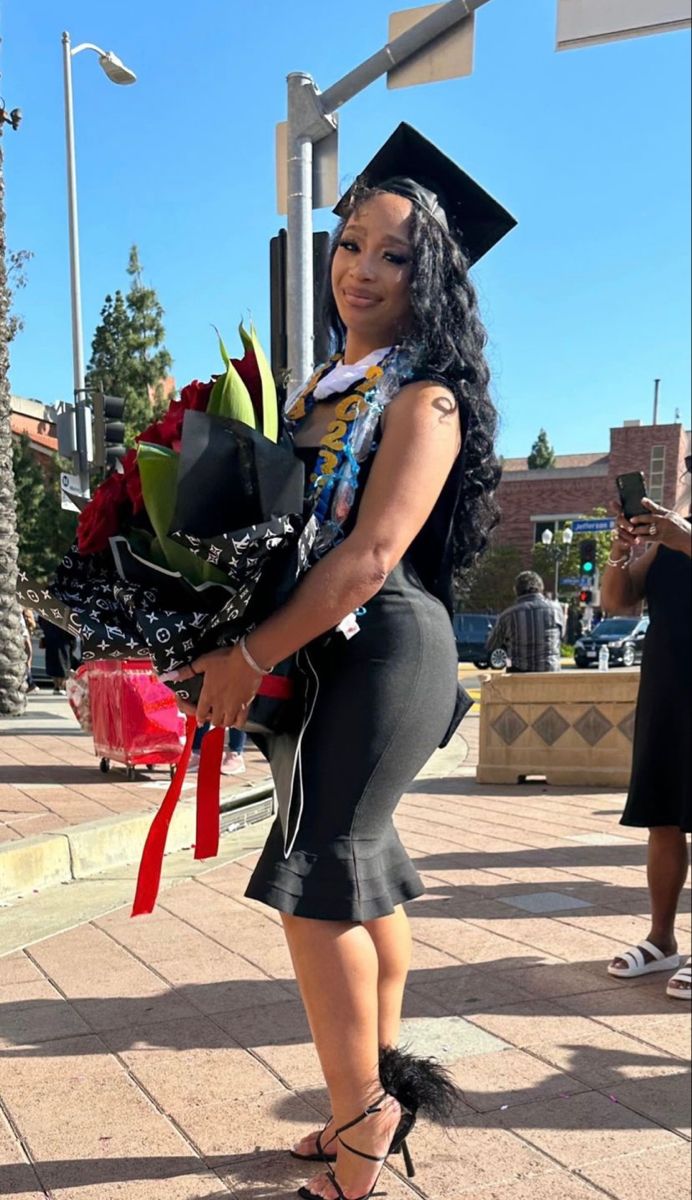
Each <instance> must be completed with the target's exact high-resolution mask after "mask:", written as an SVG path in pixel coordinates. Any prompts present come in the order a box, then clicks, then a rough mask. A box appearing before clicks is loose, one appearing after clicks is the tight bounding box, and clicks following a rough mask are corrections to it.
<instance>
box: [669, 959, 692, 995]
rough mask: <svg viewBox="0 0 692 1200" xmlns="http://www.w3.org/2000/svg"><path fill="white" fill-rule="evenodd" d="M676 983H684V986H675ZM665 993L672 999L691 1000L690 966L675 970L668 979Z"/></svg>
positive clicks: (691, 978)
mask: <svg viewBox="0 0 692 1200" xmlns="http://www.w3.org/2000/svg"><path fill="white" fill-rule="evenodd" d="M676 983H683V984H686V986H685V987H676V986H675V984H676ZM666 995H667V996H670V997H671V998H672V999H673V1000H692V967H690V966H688V967H683V968H682V970H680V971H677V972H676V974H675V975H674V976H673V978H672V979H669V980H668V987H667V988H666Z"/></svg>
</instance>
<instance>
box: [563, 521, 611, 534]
mask: <svg viewBox="0 0 692 1200" xmlns="http://www.w3.org/2000/svg"><path fill="white" fill-rule="evenodd" d="M614 528H615V518H614V517H592V518H590V519H588V520H584V521H572V529H573V531H574V533H608V531H609V530H610V529H614Z"/></svg>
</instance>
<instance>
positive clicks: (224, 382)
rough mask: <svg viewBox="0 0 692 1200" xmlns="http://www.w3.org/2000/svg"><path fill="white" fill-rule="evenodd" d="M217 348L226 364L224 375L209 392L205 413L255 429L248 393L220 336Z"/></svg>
mask: <svg viewBox="0 0 692 1200" xmlns="http://www.w3.org/2000/svg"><path fill="white" fill-rule="evenodd" d="M219 348H220V350H221V357H222V358H223V360H224V362H225V363H226V373H225V375H220V376H219V378H218V379H217V380H216V383H215V384H214V386H213V388H212V390H211V396H210V397H209V403H208V405H207V412H208V413H211V414H212V416H216V417H232V418H233V420H235V421H242V423H243V425H249V426H250V428H251V429H256V428H257V421H256V419H255V410H254V408H253V407H252V400H251V399H250V393H249V392H248V390H247V388H246V386H245V384H244V383H243V381H242V379H241V378H240V375H239V374H238V372H237V371H236V369H235V367H234V366H233V363H232V361H231V359H230V358H229V357H228V351H227V350H226V347H225V345H224V343H223V341H222V339H221V336H220V335H219Z"/></svg>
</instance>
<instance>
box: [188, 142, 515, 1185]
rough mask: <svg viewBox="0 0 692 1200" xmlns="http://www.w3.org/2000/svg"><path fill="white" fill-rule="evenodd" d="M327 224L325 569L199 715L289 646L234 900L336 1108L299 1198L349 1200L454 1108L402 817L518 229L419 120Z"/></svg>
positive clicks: (430, 746)
mask: <svg viewBox="0 0 692 1200" xmlns="http://www.w3.org/2000/svg"><path fill="white" fill-rule="evenodd" d="M402 166H403V167H404V168H405V171H406V175H407V176H408V175H409V173H410V174H415V179H411V178H408V177H407V178H403V177H401V168H402ZM441 184H444V185H445V187H446V189H447V198H446V199H445V200H444V201H443V200H442V199H441V197H440V195H439V192H440V188H441ZM337 212H339V213H340V215H341V216H342V221H341V224H340V226H339V229H338V230H337V233H336V235H335V240H334V243H333V249H332V258H331V272H330V280H331V295H330V299H329V314H330V320H331V327H332V333H333V336H334V341H335V343H336V347H337V351H338V353H337V355H336V356H335V357H334V358H333V359H332V360H331V361H330V363H329V364H327V365H326V367H324V368H322V369H320V370H319V371H318V372H317V373H316V375H315V376H314V377H313V379H312V380H311V381H310V383H309V384H308V385H307V387H306V388H305V389H303V390H302V391H301V392H300V393H299V394H298V395H297V396H294V397H292V398H291V399H290V400H289V403H288V405H287V422H288V428H289V430H290V431H291V433H292V436H293V439H294V445H295V448H296V451H297V453H299V454H300V456H301V457H302V458H303V459H304V461H305V463H306V465H307V468H308V470H307V472H306V475H307V476H309V478H310V482H309V484H308V499H309V501H310V503H311V504H313V505H315V506H316V508H317V511H318V513H320V512H321V517H322V525H321V533H320V551H321V556H320V557H319V558H318V560H317V561H316V562H315V563H314V565H313V566H311V568H310V569H309V570H308V572H307V573H306V575H305V576H304V578H303V581H302V582H301V584H300V586H299V587H298V588H297V590H296V591H295V593H294V594H293V596H292V597H291V599H290V600H289V601H288V603H286V604H285V605H284V606H283V607H282V608H281V609H280V610H278V611H277V612H275V613H274V614H273V615H272V616H271V617H270V618H269V619H268V620H266V621H265V622H263V623H262V624H261V625H260V626H259V627H258V628H256V629H255V630H253V631H252V633H251V634H249V635H248V637H247V639H243V641H242V642H241V643H239V645H238V646H236V647H234V648H233V649H231V650H224V651H218V652H216V653H215V654H212V655H207V656H205V657H204V658H202V659H200V660H199V661H198V662H196V663H194V664H193V666H192V670H193V671H197V672H201V671H203V672H204V674H205V679H204V687H203V691H202V694H201V697H200V702H199V707H198V720H211V721H212V722H213V723H214V724H217V725H219V724H224V725H239V724H240V725H242V724H243V721H244V719H245V715H246V713H247V709H248V706H249V704H250V703H251V701H252V699H253V697H254V695H255V693H256V691H257V688H258V686H259V683H260V680H261V678H262V674H263V673H264V672H266V671H267V670H269V669H270V668H271V667H273V666H274V665H275V664H276V663H278V662H280V661H282V660H284V659H286V658H287V657H288V656H290V655H292V654H295V653H296V652H299V661H300V662H301V663H302V665H303V669H304V670H305V671H306V672H307V674H308V675H309V676H310V677H311V678H312V681H313V683H314V689H313V694H312V700H311V711H310V719H309V721H308V723H307V725H306V727H305V728H304V730H303V731H302V733H301V739H300V740H301V744H300V747H299V750H300V755H299V758H298V759H297V760H296V758H295V757H293V758H291V760H290V763H289V774H290V775H291V784H290V786H291V789H293V788H294V783H295V782H296V780H297V781H298V785H299V786H298V787H297V792H295V794H294V792H293V791H292V795H293V800H294V803H293V807H292V808H291V810H290V812H289V814H288V816H287V817H286V818H285V820H284V821H283V822H279V821H277V823H276V824H275V826H274V828H273V829H272V831H271V833H270V835H269V839H268V842H267V845H266V847H265V849H264V851H263V854H262V856H261V858H260V861H259V863H258V865H257V867H256V869H255V872H254V874H253V877H252V880H251V882H250V885H249V887H248V891H247V894H248V896H250V897H252V898H254V899H256V900H260V901H263V902H265V903H267V904H269V905H271V906H272V907H274V908H276V909H278V910H279V911H280V912H281V914H282V921H283V926H284V930H285V933H286V937H287V940H288V945H289V948H290V952H291V955H292V960H293V964H294V967H295V971H296V977H297V980H298V983H299V986H300V990H301V994H302V997H303V1001H304V1004H305V1008H306V1011H307V1015H308V1019H309V1022H310V1026H311V1031H312V1035H313V1038H314V1041H315V1044H316V1047H317V1051H318V1054H319V1058H320V1062H321V1066H322V1069H323V1072H324V1076H325V1080H326V1084H327V1087H328V1089H329V1094H330V1098H331V1103H332V1113H333V1114H334V1115H333V1118H332V1119H331V1120H330V1122H329V1124H328V1126H327V1128H326V1129H325V1130H322V1131H320V1132H319V1133H316V1134H314V1135H312V1136H310V1137H308V1138H306V1139H304V1141H302V1142H301V1143H300V1144H299V1145H298V1146H297V1147H296V1148H295V1150H294V1151H293V1153H294V1155H295V1156H296V1157H299V1158H302V1159H305V1160H308V1161H315V1162H318V1163H325V1164H328V1167H327V1170H326V1171H324V1169H323V1170H321V1172H320V1173H318V1174H317V1175H316V1176H315V1177H314V1178H313V1179H312V1180H311V1181H310V1182H309V1184H308V1185H307V1187H305V1188H302V1189H301V1191H300V1193H299V1194H300V1195H301V1196H304V1197H308V1198H310V1197H322V1198H325V1200H337V1198H339V1200H355V1198H366V1197H369V1196H370V1195H371V1194H372V1192H373V1189H374V1187H375V1185H376V1182H377V1178H378V1176H379V1174H380V1171H381V1169H382V1164H383V1163H384V1161H385V1159H386V1157H387V1155H388V1154H389V1153H391V1152H396V1151H397V1150H399V1149H401V1148H403V1151H404V1153H405V1155H406V1163H407V1167H409V1169H412V1168H411V1167H410V1159H409V1158H408V1152H407V1149H406V1146H405V1144H404V1145H403V1147H402V1143H405V1137H406V1134H407V1132H408V1131H409V1129H410V1127H411V1125H412V1123H413V1120H414V1118H415V1112H416V1110H417V1109H418V1108H420V1109H421V1111H423V1101H424V1100H425V1099H426V1097H427V1099H428V1100H429V1101H430V1111H432V1112H433V1113H434V1111H435V1110H436V1109H437V1110H438V1111H439V1110H442V1109H444V1108H445V1106H446V1105H447V1104H448V1103H449V1102H450V1101H453V1099H454V1089H453V1088H452V1086H451V1084H449V1083H447V1081H446V1080H445V1079H444V1076H443V1074H442V1072H439V1073H438V1074H435V1072H434V1071H433V1070H427V1071H426V1064H424V1063H422V1062H421V1061H420V1060H414V1059H411V1058H410V1057H408V1056H405V1055H401V1054H399V1052H398V1051H396V1050H394V1049H393V1048H394V1047H396V1045H397V1041H398V1037H399V1026H400V1020H401V1008H402V998H403V992H404V986H405V983H406V977H407V973H408V970H409V963H410V955H411V935H410V932H409V928H408V921H407V917H406V915H405V912H404V909H403V904H404V902H405V901H407V900H411V899H412V898H414V897H416V896H418V895H420V894H421V892H422V891H423V888H422V885H421V881H420V879H419V877H418V875H417V873H416V871H415V870H414V868H413V865H412V864H411V862H410V860H409V859H408V857H407V855H406V853H405V851H404V849H403V846H402V845H401V842H400V840H399V838H398V836H397V834H396V832H395V830H394V826H393V824H392V814H393V812H394V809H395V808H396V805H397V803H398V801H399V799H400V797H401V795H402V794H403V792H404V791H405V790H406V788H407V787H408V785H409V783H410V781H411V780H412V779H413V778H414V776H415V775H416V774H417V772H418V771H419V770H420V769H421V768H422V766H423V765H424V763H425V762H426V761H427V759H428V758H429V756H430V755H431V754H432V753H433V751H434V750H435V748H436V747H437V746H439V745H440V743H441V742H442V741H443V739H444V738H445V735H446V734H448V732H449V730H450V728H451V727H452V726H453V724H454V713H455V703H456V699H457V660H456V650H455V641H454V636H453V632H452V625H451V620H450V609H451V581H452V566H453V563H452V548H453V542H456V543H457V545H458V546H459V547H460V548H461V562H462V564H469V563H470V562H472V561H473V560H474V558H475V557H476V556H477V554H478V553H479V552H481V551H482V550H483V549H484V547H485V544H486V540H487V535H488V532H489V530H490V529H491V527H492V526H493V524H494V523H495V520H496V508H495V504H494V501H493V498H492V497H493V492H494V490H495V487H496V485H497V482H498V478H499V468H498V464H497V460H496V459H495V457H494V453H493V438H494V433H495V425H496V414H495V410H494V408H493V405H492V403H491V400H490V397H489V394H488V378H489V373H488V368H487V366H486V363H485V360H484V357H483V346H484V342H485V335H484V331H483V328H482V325H481V323H480V320H479V317H478V312H477V307H476V297H475V293H474V290H473V287H472V285H471V283H470V282H469V279H468V274H467V271H468V265H469V258H478V257H480V255H481V254H482V253H484V252H485V250H487V249H489V248H490V246H491V245H492V244H493V243H494V242H495V241H498V240H499V238H500V237H501V236H503V234H504V233H506V232H507V231H508V230H509V229H510V228H512V226H513V225H514V223H515V222H514V220H513V219H512V218H511V217H509V215H508V214H507V213H505V212H504V211H503V210H502V209H501V208H500V207H499V206H498V205H496V204H495V202H494V201H493V200H492V199H491V198H490V197H489V196H487V195H486V194H485V193H483V192H481V190H480V189H479V188H478V186H477V185H476V184H474V183H473V181H471V180H469V179H468V177H467V176H465V175H464V174H463V172H461V171H459V169H458V168H457V167H456V166H455V165H454V164H452V163H450V162H449V160H448V159H446V158H445V157H444V156H443V155H442V154H440V152H439V151H438V150H436V148H435V147H433V146H431V144H430V143H428V142H427V141H425V139H423V138H422V137H420V135H419V134H417V133H416V131H415V130H412V129H411V128H410V127H409V126H400V128H399V129H398V130H397V132H396V133H395V134H394V135H393V137H392V138H391V139H390V141H389V142H388V143H387V145H386V146H385V147H384V148H383V149H382V150H381V151H380V152H379V154H378V155H377V156H376V158H375V159H374V160H373V162H372V163H371V164H370V166H369V167H368V168H366V171H365V172H364V176H362V177H361V179H360V181H359V183H358V185H357V187H356V189H355V190H352V191H351V193H349V195H348V196H347V197H346V198H345V199H344V200H343V201H342V202H341V204H340V206H339V208H338V209H337ZM462 239H463V240H464V243H465V245H466V247H467V250H468V254H469V258H467V257H466V255H465V254H464V252H463V251H462V249H461V245H460V243H461V241H462ZM404 351H405V353H404ZM378 381H379V382H378ZM375 386H376V387H377V389H379V390H378V392H377V395H378V396H379V402H378V403H377V404H375V405H374V407H373V408H371V409H369V408H368V404H367V403H364V402H363V398H364V396H367V394H368V390H369V389H370V388H371V387H375ZM380 415H381V419H380V420H379V422H378V421H377V420H375V421H374V423H371V424H368V421H369V420H370V418H371V417H373V416H374V417H375V418H377V417H378V416H380ZM359 416H360V417H362V418H363V420H364V421H365V424H364V425H360V426H359V428H358V435H357V437H356V435H355V434H354V433H353V429H354V428H355V427H356V426H358V421H357V420H356V418H357V417H359ZM357 444H360V446H361V458H362V461H361V463H360V464H359V465H354V464H357V458H358V455H357V453H356V446H357ZM462 444H463V450H462ZM462 463H463V466H462ZM332 484H333V485H334V486H331V485H332ZM326 549H328V550H329V552H328V553H325V552H324V551H325V550H326ZM339 630H341V631H339ZM280 743H281V739H275V740H273V741H270V744H269V754H270V760H271V764H272V770H273V772H274V776H275V779H276V780H277V781H278V780H279V779H280V778H281V777H282V773H283V772H282V767H283V766H284V765H285V764H282V762H281V761H280V760H281V759H282V755H283V749H282V745H281V744H280ZM296 762H297V766H296ZM296 796H297V799H296ZM378 1058H379V1060H380V1061H379V1071H378ZM427 1066H428V1067H429V1064H427Z"/></svg>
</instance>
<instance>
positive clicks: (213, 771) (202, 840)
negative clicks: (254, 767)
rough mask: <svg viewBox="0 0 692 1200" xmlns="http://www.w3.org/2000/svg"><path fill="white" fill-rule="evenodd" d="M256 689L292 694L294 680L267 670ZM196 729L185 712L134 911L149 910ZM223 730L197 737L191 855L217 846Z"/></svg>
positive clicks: (275, 695)
mask: <svg viewBox="0 0 692 1200" xmlns="http://www.w3.org/2000/svg"><path fill="white" fill-rule="evenodd" d="M257 694H258V696H267V697H268V698H269V699H271V700H290V699H291V697H292V696H293V680H292V679H289V678H288V677H287V676H285V675H266V676H265V678H264V679H263V680H262V683H261V684H260V687H259V691H258V693H257ZM196 732H197V718H196V717H188V718H187V724H186V728H185V735H186V736H185V747H184V749H183V752H182V754H181V756H180V759H179V761H178V765H177V767H176V769H175V775H174V776H173V779H172V780H171V783H170V786H169V788H168V791H167V792H166V795H165V796H164V798H163V802H162V804H161V807H160V809H159V811H158V812H157V814H156V816H155V817H154V820H153V821H152V823H151V828H150V830H149V833H148V834H147V840H146V842H145V843H144V850H143V851H142V860H141V862H140V864H139V873H138V875H137V888H136V891H135V899H134V904H133V906H132V916H133V917H139V916H143V915H144V914H146V913H151V912H153V911H154V906H155V904H156V898H157V896H158V894H159V887H160V884H161V870H162V868H163V856H164V854H165V853H166V839H167V837H168V829H169V827H170V824H171V821H172V820H173V814H174V812H175V809H176V805H177V803H178V801H179V799H180V793H181V792H182V790H183V783H184V782H185V776H186V774H187V768H188V766H189V764H190V755H191V754H192V743H193V742H194V740H195V734H196ZM225 735H226V730H225V729H224V728H223V727H222V726H218V727H215V728H214V729H210V730H209V732H208V733H207V734H206V735H205V737H204V741H203V742H202V749H201V752H200V760H199V774H198V776H197V829H196V836H195V858H196V859H202V858H215V856H216V855H217V854H218V852H219V825H220V820H219V810H220V803H221V800H220V790H221V762H222V759H223V748H224V742H225Z"/></svg>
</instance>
